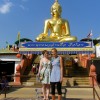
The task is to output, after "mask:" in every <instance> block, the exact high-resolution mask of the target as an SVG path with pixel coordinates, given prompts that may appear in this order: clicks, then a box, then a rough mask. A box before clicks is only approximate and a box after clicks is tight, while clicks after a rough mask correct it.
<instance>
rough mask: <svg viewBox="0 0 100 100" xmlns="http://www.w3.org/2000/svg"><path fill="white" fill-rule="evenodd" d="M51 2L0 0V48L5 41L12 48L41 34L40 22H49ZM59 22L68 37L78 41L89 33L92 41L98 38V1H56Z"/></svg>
mask: <svg viewBox="0 0 100 100" xmlns="http://www.w3.org/2000/svg"><path fill="white" fill-rule="evenodd" d="M54 1H55V0H0V48H5V47H6V41H7V42H8V43H9V44H14V42H15V41H16V40H17V34H18V32H19V31H20V34H21V38H29V39H31V40H33V41H35V38H36V37H37V36H38V35H39V34H40V33H42V32H43V28H44V21H45V20H46V19H48V18H51V14H50V8H51V5H52V4H53V3H54ZM58 1H59V3H60V5H61V6H62V18H64V19H67V20H68V21H69V24H70V30H71V35H72V36H76V37H77V38H78V41H79V40H80V39H82V38H85V37H87V35H88V34H89V32H90V31H91V30H92V33H93V36H92V37H93V38H97V37H98V36H100V0H58Z"/></svg>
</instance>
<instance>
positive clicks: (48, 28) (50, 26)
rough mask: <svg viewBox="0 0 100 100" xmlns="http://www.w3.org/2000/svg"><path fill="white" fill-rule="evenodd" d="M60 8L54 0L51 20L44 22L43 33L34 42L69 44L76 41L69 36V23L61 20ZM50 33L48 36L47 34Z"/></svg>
mask: <svg viewBox="0 0 100 100" xmlns="http://www.w3.org/2000/svg"><path fill="white" fill-rule="evenodd" d="M61 12H62V8H61V6H60V4H59V3H58V0H55V3H54V4H53V5H52V7H51V14H52V18H51V19H47V20H46V21H45V26H44V32H43V33H41V34H40V35H39V36H38V37H37V38H36V41H38V42H70V41H77V38H76V37H74V36H71V34H70V28H69V23H68V21H67V20H65V19H62V18H61ZM49 32H50V36H49V35H48V33H49Z"/></svg>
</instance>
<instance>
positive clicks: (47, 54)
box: [42, 50, 49, 58]
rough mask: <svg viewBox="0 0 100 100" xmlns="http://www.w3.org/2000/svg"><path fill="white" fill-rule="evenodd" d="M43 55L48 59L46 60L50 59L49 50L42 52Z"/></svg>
mask: <svg viewBox="0 0 100 100" xmlns="http://www.w3.org/2000/svg"><path fill="white" fill-rule="evenodd" d="M42 54H43V56H44V57H46V58H48V57H49V53H48V51H47V50H44V51H43V52H42Z"/></svg>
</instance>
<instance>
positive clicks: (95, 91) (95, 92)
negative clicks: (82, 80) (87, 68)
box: [90, 76, 100, 100]
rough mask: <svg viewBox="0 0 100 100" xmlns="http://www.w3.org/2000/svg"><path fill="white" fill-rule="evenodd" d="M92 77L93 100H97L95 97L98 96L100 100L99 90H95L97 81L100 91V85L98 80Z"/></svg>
mask: <svg viewBox="0 0 100 100" xmlns="http://www.w3.org/2000/svg"><path fill="white" fill-rule="evenodd" d="M90 77H92V85H93V99H94V100H95V99H96V98H95V96H96V95H97V97H98V99H99V100H100V96H99V94H98V92H97V90H96V89H95V86H94V80H95V82H96V84H97V86H98V87H99V89H100V86H99V84H98V82H97V80H96V78H95V77H94V76H90Z"/></svg>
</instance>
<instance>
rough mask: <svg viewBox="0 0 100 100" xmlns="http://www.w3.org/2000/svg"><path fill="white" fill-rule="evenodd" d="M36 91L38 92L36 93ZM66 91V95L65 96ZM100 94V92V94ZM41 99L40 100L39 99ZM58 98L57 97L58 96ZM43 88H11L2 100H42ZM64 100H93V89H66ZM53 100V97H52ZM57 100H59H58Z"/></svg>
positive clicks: (1, 97)
mask: <svg viewBox="0 0 100 100" xmlns="http://www.w3.org/2000/svg"><path fill="white" fill-rule="evenodd" d="M36 89H37V91H38V92H36ZM65 90H66V94H65ZM99 93H100V92H99ZM38 96H39V97H40V99H39V98H38V99H37V97H38ZM56 96H57V95H56ZM41 97H42V96H41V88H32V87H24V88H23V87H10V89H9V90H7V94H6V98H5V94H4V93H2V94H1V95H0V100H42V98H41ZM62 97H63V98H62V100H93V89H92V88H66V89H65V88H64V89H63V94H62ZM50 100H51V96H50ZM56 100H57V99H56Z"/></svg>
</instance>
